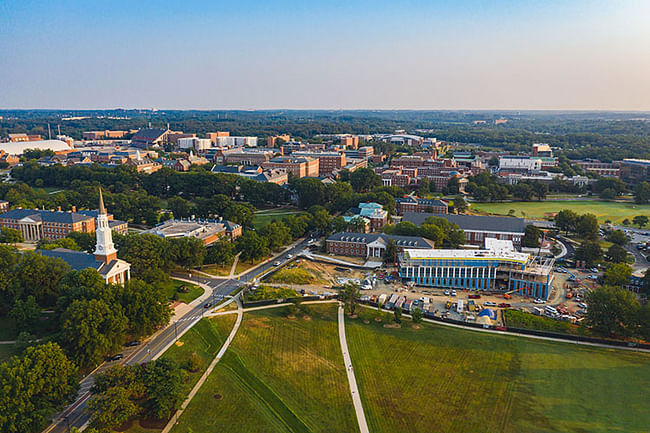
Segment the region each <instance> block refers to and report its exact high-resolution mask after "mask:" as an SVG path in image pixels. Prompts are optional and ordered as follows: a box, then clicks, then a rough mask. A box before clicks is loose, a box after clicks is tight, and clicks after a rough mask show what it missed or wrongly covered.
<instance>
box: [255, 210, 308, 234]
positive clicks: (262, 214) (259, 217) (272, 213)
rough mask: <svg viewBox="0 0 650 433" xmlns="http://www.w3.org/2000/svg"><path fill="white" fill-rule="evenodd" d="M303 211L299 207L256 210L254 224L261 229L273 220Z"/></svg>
mask: <svg viewBox="0 0 650 433" xmlns="http://www.w3.org/2000/svg"><path fill="white" fill-rule="evenodd" d="M302 213H304V212H303V211H299V210H297V209H265V210H259V211H257V212H255V218H254V219H253V226H255V228H256V229H259V228H261V227H263V226H265V225H266V224H268V223H270V222H271V221H273V220H282V219H284V218H286V217H288V216H289V215H296V214H302Z"/></svg>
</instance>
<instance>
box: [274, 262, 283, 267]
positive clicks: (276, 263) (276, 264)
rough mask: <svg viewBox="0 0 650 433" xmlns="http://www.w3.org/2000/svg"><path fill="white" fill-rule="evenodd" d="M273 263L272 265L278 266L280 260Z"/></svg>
mask: <svg viewBox="0 0 650 433" xmlns="http://www.w3.org/2000/svg"><path fill="white" fill-rule="evenodd" d="M273 265H274V266H280V265H281V263H280V262H275V263H273Z"/></svg>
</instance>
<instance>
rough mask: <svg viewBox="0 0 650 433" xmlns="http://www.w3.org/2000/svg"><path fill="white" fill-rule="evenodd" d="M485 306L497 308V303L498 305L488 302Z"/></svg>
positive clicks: (484, 303)
mask: <svg viewBox="0 0 650 433" xmlns="http://www.w3.org/2000/svg"><path fill="white" fill-rule="evenodd" d="M483 305H485V306H486V307H496V306H497V303H496V302H491V301H487V302H483Z"/></svg>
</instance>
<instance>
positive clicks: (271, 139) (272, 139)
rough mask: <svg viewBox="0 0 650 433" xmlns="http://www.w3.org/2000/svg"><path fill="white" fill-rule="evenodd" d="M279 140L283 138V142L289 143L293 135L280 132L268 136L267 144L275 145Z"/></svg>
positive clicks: (269, 145)
mask: <svg viewBox="0 0 650 433" xmlns="http://www.w3.org/2000/svg"><path fill="white" fill-rule="evenodd" d="M278 140H282V142H283V143H288V142H290V141H291V136H290V135H289V134H280V135H273V136H271V137H267V139H266V145H267V146H268V147H275V145H276V144H277V143H278Z"/></svg>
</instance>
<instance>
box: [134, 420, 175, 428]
mask: <svg viewBox="0 0 650 433" xmlns="http://www.w3.org/2000/svg"><path fill="white" fill-rule="evenodd" d="M170 419H171V418H170ZM168 422H169V419H157V418H143V419H141V420H140V427H142V428H151V429H156V430H162V429H164V428H165V426H166V425H167V423H168Z"/></svg>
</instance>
